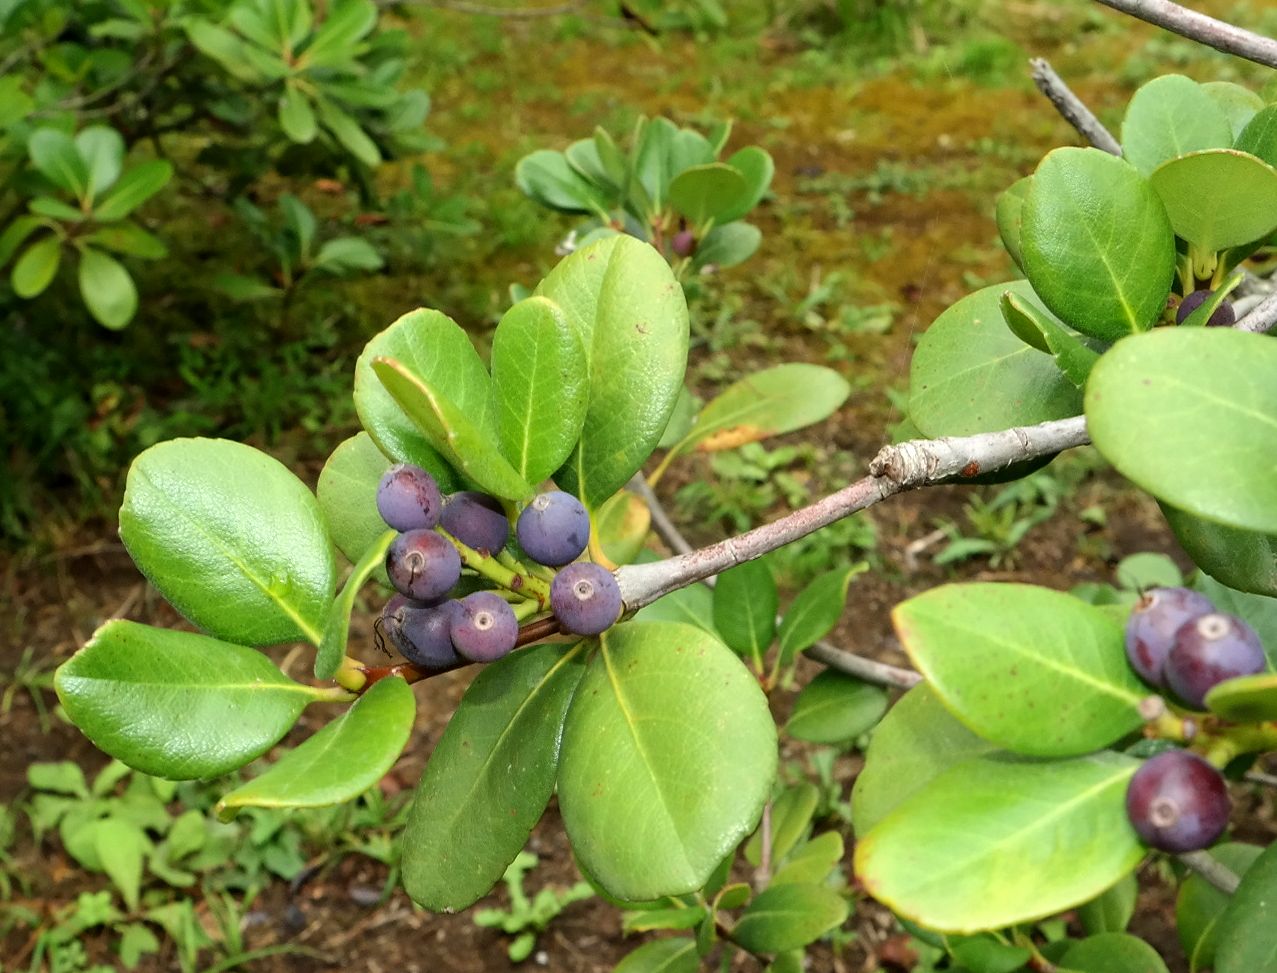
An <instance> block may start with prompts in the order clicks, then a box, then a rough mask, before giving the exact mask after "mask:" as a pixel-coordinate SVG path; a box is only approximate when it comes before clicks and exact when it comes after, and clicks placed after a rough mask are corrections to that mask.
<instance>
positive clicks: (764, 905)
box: [732, 884, 850, 953]
mask: <svg viewBox="0 0 1277 973" xmlns="http://www.w3.org/2000/svg"><path fill="white" fill-rule="evenodd" d="M849 911H850V910H849V908H848V905H847V901H846V899H844V898H843V897H842V896H841V895H839V894H838V893H837V892H834V891H833V890H831V889H827V888H825V887H824V886H822V885H801V884H792V885H777V886H772V887H771V888H768V889H766V890H764V891H763V892H761V893H759V894H758V896H756V897H755V898H754V901H753V902H751V903H750V904H749V907H748V908H747V909H746V910H745V913H744V915H742V916H741V917H740V920H739V921H738V922H737V923H736V925H735V926H734V927H733V928H732V940H733V941H734V942H737V943H739V944H740V945H741V946H743V947H745V948H746V949H748V950H749V951H750V952H753V953H779V952H782V951H784V950H787V949H797V948H798V947H800V946H806V945H807V944H808V943H812V942H815V941H816V940H817V939H819V938H820V937H821V936H823V935H825V934H826V933H828V932H830V931H831V930H833V929H837V928H838V927H839V926H841V925H842V924H843V922H844V921H845V920H846V918H847V915H848V913H849Z"/></svg>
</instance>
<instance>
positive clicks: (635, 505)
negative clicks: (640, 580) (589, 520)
mask: <svg viewBox="0 0 1277 973" xmlns="http://www.w3.org/2000/svg"><path fill="white" fill-rule="evenodd" d="M651 527H652V511H651V510H649V509H648V506H647V504H646V503H644V502H643V500H642V498H641V497H639V496H638V495H637V494H634V493H631V492H630V491H629V490H618V491H617V492H616V493H614V494H613V495H612V497H611V499H609V500H608V501H607V502H605V503H604V504H603V506H602V507H600V508H599V509H598V510H597V511H596V512H595V514H594V534H595V537H596V539H597V541H598V545H599V547H600V548H602V550H603V556H604V557H606V558H607V559H608V560H609V561H611V562H612V563H613V564H631V563H633V561H634V559H635V558H636V557H638V555H639V553H640V552H641V551H642V550H643V544H644V543H645V542H646V541H647V535H648V532H649V531H650V530H651Z"/></svg>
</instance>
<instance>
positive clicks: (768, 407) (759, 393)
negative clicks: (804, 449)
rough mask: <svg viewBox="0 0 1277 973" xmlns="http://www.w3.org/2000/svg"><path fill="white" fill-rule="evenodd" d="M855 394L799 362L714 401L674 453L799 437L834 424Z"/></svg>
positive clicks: (827, 373)
mask: <svg viewBox="0 0 1277 973" xmlns="http://www.w3.org/2000/svg"><path fill="white" fill-rule="evenodd" d="M850 394H851V386H850V385H849V384H848V383H847V380H846V379H844V378H843V377H842V376H841V375H839V374H838V373H837V372H835V371H834V370H833V369H830V368H824V367H823V366H820V365H808V364H803V363H798V362H793V363H790V364H786V365H776V366H773V367H772V368H765V369H763V370H762V371H760V372H755V373H754V374H752V375H747V376H745V377H744V378H742V379H740V380H739V381H737V382H733V383H732V384H731V385H729V386H728V387H727V388H726V389H724V390H723V391H722V392H720V393H719V394H718V395H717V396H715V397H714V398H713V399H712V400H710V402H709V404H708V405H706V406H705V408H703V409H702V410H701V411H700V414H699V415H698V416H697V417H696V422H695V424H694V425H693V426H692V427H691V429H690V430H689V431H688V433H687V435H686V436H685V437H684V438H683V440H682V442H680V443H679V444H678V446H676V447H675V448H676V449H677V450H678V451H679V452H682V451H683V450H685V449H690V448H692V447H693V446H694V447H696V448H697V449H699V450H701V451H702V452H714V451H716V450H722V449H735V448H737V447H738V446H743V445H745V444H746V443H753V442H758V441H759V440H762V439H768V438H770V437H771V436H779V435H782V434H784V433H787V432H794V431H795V430H798V429H802V428H804V427H806V426H810V425H814V424H815V423H817V422H821V421H822V420H824V419H827V418H829V416H831V415H833V414H834V413H835V412H836V411H838V409H839V407H840V406H842V404H843V403H844V402H846V401H847V396H848V395H850Z"/></svg>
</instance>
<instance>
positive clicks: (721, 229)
mask: <svg viewBox="0 0 1277 973" xmlns="http://www.w3.org/2000/svg"><path fill="white" fill-rule="evenodd" d="M762 242H763V231H762V230H760V229H759V228H758V227H756V226H754V225H753V224H752V223H742V222H740V221H739V220H736V221H734V222H731V223H728V224H726V225H725V226H716V227H714V229H712V230H710V231H709V233H707V234H705V239H704V240H702V241H701V242H700V244H699V245H698V246H697V248H696V252H695V253H694V254H693V255H692V263H693V265H694V266H697V267H709V266H713V267H735V266H736V265H737V264H740V263H744V262H745V261H746V260H748V259H749V258H750V257H752V256H753V255H754V254H755V253H756V252H757V250H758V247H759V246H760V245H761V244H762Z"/></svg>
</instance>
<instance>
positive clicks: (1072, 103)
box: [1029, 57, 1122, 156]
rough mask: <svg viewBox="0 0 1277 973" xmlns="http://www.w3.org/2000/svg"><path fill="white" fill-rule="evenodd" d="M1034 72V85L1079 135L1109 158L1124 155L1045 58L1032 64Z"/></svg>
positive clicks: (1100, 123) (1036, 59) (1032, 61)
mask: <svg viewBox="0 0 1277 973" xmlns="http://www.w3.org/2000/svg"><path fill="white" fill-rule="evenodd" d="M1029 66H1030V67H1031V68H1032V69H1033V83H1034V84H1035V85H1037V86H1038V90H1039V91H1040V92H1042V94H1044V95H1046V97H1047V99H1048V100H1049V101H1050V102H1051V104H1053V105H1054V106H1055V110H1056V111H1058V112H1059V113H1060V114H1061V115H1062V116H1064V120H1065V121H1066V122H1068V123H1069V124H1070V125H1072V126H1073V127H1074V128H1075V129H1077V130H1078V134H1080V135H1081V136H1082V138H1084V139H1086V140H1087V141H1088V142H1090V143H1091V144H1092V145H1093V146H1095V147H1096V148H1097V149H1102V150H1103V151H1105V152H1107V153H1109V155H1119V156H1120V155H1121V154H1122V146H1121V145H1120V144H1119V143H1118V141H1117V139H1115V138H1114V137H1113V135H1112V133H1111V132H1109V130H1108V129H1107V128H1105V127H1104V124H1103V123H1102V122H1101V121H1100V120H1099V119H1098V118H1096V117H1095V114H1094V113H1093V112H1092V111H1091V109H1089V108H1087V107H1086V105H1085V104H1084V103H1083V102H1082V99H1081V98H1079V97H1078V96H1077V95H1075V94H1074V93H1073V92H1072V91H1071V90H1070V89H1069V86H1068V85H1066V84H1065V83H1064V79H1062V78H1061V77H1060V76H1059V75H1058V74H1056V73H1055V69H1054V68H1053V67H1051V64H1050V62H1049V61H1047V59H1046V58H1044V57H1035V58H1034V59H1033V60H1031V61H1030V62H1029Z"/></svg>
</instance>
